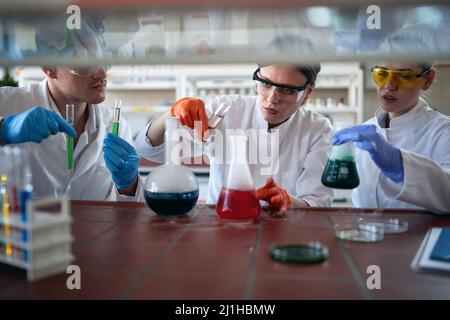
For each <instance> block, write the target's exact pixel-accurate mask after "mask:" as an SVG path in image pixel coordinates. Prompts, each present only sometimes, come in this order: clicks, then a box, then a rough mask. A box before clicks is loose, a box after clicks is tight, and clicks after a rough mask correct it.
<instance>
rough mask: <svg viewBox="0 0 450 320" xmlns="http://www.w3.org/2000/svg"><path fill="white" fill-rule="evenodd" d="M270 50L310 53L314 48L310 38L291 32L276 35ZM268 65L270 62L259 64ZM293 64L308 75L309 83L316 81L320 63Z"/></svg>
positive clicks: (274, 51) (261, 65)
mask: <svg viewBox="0 0 450 320" xmlns="http://www.w3.org/2000/svg"><path fill="white" fill-rule="evenodd" d="M269 50H271V51H273V53H274V54H276V53H282V52H285V53H286V52H287V53H290V54H292V53H296V54H305V53H308V54H310V53H311V52H314V48H313V45H312V43H311V41H310V40H307V39H304V38H302V37H299V36H295V35H289V34H288V35H283V36H277V37H275V38H274V39H273V40H272V41H271V42H270V44H269ZM268 65H270V64H269V63H265V64H258V66H259V67H265V66H268ZM292 65H293V66H295V67H296V68H297V70H298V71H299V72H301V73H302V74H303V75H304V76H305V77H306V79H307V81H308V83H311V84H312V83H314V82H316V79H317V75H318V74H319V72H320V64H298V63H293V64H292Z"/></svg>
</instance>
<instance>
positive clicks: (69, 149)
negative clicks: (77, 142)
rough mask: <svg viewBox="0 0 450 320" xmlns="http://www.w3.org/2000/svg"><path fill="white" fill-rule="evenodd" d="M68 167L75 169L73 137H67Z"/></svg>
mask: <svg viewBox="0 0 450 320" xmlns="http://www.w3.org/2000/svg"><path fill="white" fill-rule="evenodd" d="M66 152H67V169H68V170H72V169H73V138H72V137H69V136H68V137H67V151H66Z"/></svg>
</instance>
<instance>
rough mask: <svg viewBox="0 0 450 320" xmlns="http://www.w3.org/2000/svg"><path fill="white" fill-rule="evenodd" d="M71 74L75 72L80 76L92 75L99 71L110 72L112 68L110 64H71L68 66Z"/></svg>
mask: <svg viewBox="0 0 450 320" xmlns="http://www.w3.org/2000/svg"><path fill="white" fill-rule="evenodd" d="M66 68H67V69H68V70H69V71H70V73H71V74H74V75H76V76H79V77H91V76H93V75H94V74H96V73H97V72H98V71H100V70H101V71H103V72H105V73H106V72H108V71H109V70H110V69H111V66H109V65H102V66H70V67H66Z"/></svg>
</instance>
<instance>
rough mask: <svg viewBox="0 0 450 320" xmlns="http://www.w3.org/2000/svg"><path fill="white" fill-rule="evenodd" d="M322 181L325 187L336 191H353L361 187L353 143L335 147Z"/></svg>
mask: <svg viewBox="0 0 450 320" xmlns="http://www.w3.org/2000/svg"><path fill="white" fill-rule="evenodd" d="M321 181H322V184H323V185H324V186H327V187H330V188H335V189H353V188H356V187H357V186H358V185H359V176H358V171H357V170H356V163H355V158H354V156H353V142H347V143H344V144H341V145H338V146H333V149H332V151H331V154H330V157H329V158H328V162H327V164H326V166H325V170H324V171H323V174H322V179H321Z"/></svg>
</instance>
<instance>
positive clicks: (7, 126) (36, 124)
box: [0, 107, 77, 144]
mask: <svg viewBox="0 0 450 320" xmlns="http://www.w3.org/2000/svg"><path fill="white" fill-rule="evenodd" d="M58 132H64V133H67V134H68V135H69V136H71V137H73V138H75V137H76V136H77V132H76V131H75V129H74V128H73V127H72V126H71V125H70V124H69V123H68V122H67V121H66V120H64V118H63V117H61V116H60V115H59V114H57V113H56V112H53V111H50V110H47V109H44V108H42V107H34V108H32V109H30V110H27V111H25V112H22V113H20V114H18V115H11V116H7V117H6V118H5V119H4V121H3V125H2V127H1V128H0V140H1V141H3V142H4V143H5V144H10V143H22V142H36V143H39V142H41V141H42V140H44V139H46V138H48V137H49V136H50V135H54V134H57V133H58Z"/></svg>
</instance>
